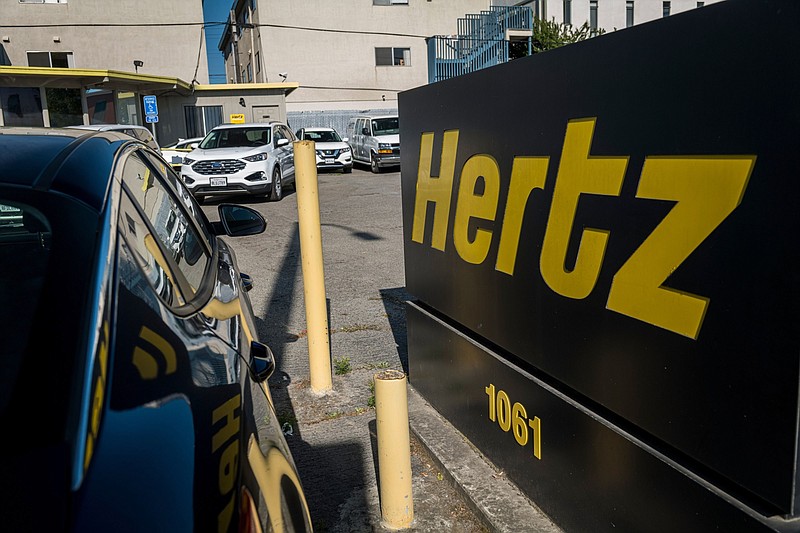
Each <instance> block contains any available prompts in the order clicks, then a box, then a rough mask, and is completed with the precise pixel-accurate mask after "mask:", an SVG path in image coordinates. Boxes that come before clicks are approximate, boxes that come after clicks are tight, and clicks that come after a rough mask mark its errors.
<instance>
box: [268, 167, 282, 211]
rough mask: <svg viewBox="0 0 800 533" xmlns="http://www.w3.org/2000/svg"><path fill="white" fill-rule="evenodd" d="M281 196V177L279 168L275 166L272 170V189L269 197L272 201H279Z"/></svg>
mask: <svg viewBox="0 0 800 533" xmlns="http://www.w3.org/2000/svg"><path fill="white" fill-rule="evenodd" d="M282 198H283V178H282V177H281V169H280V168H279V167H277V166H276V167H275V170H273V171H272V190H271V191H270V193H269V199H270V200H271V201H273V202H280V201H281V199H282Z"/></svg>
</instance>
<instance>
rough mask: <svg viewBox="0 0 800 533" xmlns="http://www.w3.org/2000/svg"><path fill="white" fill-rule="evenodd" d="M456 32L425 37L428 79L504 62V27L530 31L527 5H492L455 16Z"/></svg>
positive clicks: (505, 42)
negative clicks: (451, 35) (453, 34)
mask: <svg viewBox="0 0 800 533" xmlns="http://www.w3.org/2000/svg"><path fill="white" fill-rule="evenodd" d="M457 27H458V35H457V36H455V37H445V36H442V35H436V36H433V37H430V38H428V39H427V43H428V82H429V83H434V82H437V81H441V80H446V79H449V78H453V77H455V76H460V75H462V74H467V73H469V72H475V71H477V70H481V69H484V68H487V67H491V66H494V65H499V64H500V63H505V62H507V61H508V41H507V40H506V31H507V30H515V29H517V30H530V31H532V30H533V12H532V10H531V8H530V7H519V6H492V7H491V8H490V9H489V10H488V11H481V12H480V13H478V14H468V15H466V16H464V17H463V18H460V19H458V26H457Z"/></svg>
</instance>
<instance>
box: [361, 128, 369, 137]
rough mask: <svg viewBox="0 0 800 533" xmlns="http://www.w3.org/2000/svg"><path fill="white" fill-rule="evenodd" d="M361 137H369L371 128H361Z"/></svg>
mask: <svg viewBox="0 0 800 533" xmlns="http://www.w3.org/2000/svg"><path fill="white" fill-rule="evenodd" d="M361 135H369V128H361Z"/></svg>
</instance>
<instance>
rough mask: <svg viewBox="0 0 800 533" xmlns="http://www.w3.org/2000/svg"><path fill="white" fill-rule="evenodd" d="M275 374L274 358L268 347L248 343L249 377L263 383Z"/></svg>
mask: <svg viewBox="0 0 800 533" xmlns="http://www.w3.org/2000/svg"><path fill="white" fill-rule="evenodd" d="M273 372H275V356H274V355H273V354H272V350H270V349H269V346H267V345H266V344H262V343H260V342H258V341H252V342H251V343H250V377H251V378H252V379H253V381H255V382H256V383H263V382H265V381H267V379H269V377H270V376H271V375H272V373H273Z"/></svg>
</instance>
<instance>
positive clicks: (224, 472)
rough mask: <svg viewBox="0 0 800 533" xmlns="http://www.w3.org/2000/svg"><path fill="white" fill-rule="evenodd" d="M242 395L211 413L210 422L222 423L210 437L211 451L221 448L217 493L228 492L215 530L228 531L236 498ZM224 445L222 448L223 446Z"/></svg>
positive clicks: (225, 493)
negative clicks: (228, 498)
mask: <svg viewBox="0 0 800 533" xmlns="http://www.w3.org/2000/svg"><path fill="white" fill-rule="evenodd" d="M241 404H242V397H241V395H240V394H237V395H236V396H234V397H233V398H231V399H230V400H228V401H226V402H225V403H223V404H222V405H220V406H219V407H217V408H216V409H214V411H213V413H211V423H212V424H213V425H217V424H218V423H220V422H223V423H224V425H223V426H222V427H220V428H219V430H218V431H217V432H216V433H214V436H213V437H211V452H212V453H217V451H219V450H222V453H221V455H220V459H219V476H218V480H219V486H218V488H219V493H220V495H221V496H226V495H228V494H230V500H229V501H228V503H227V504H226V505H225V507H224V508H223V509H222V510H221V511H220V513H219V515H217V530H218V531H228V529H229V526H230V523H231V518H232V517H233V509H234V505H235V500H236V491H235V490H234V489H235V488H236V476H237V473H238V471H239V468H238V465H239V426H240V420H239V415H238V413H237V411H238V410H239V408H240V407H241ZM223 447H224V448H223Z"/></svg>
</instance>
